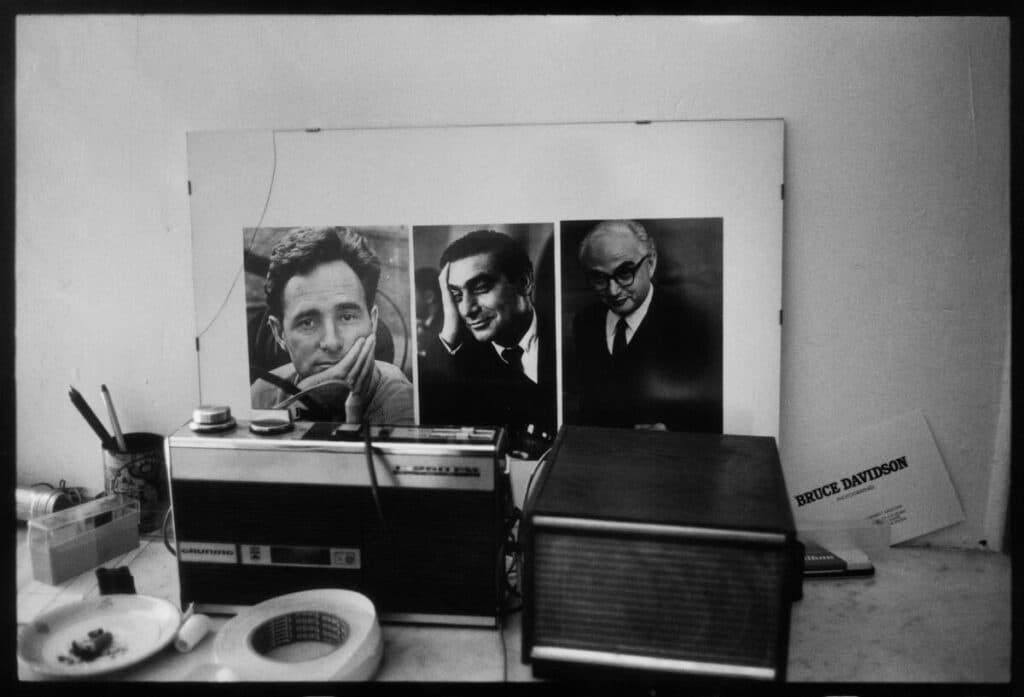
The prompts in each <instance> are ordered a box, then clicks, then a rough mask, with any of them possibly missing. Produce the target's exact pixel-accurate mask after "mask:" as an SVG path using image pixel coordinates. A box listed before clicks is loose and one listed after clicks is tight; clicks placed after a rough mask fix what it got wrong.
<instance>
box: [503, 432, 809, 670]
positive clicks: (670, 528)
mask: <svg viewBox="0 0 1024 697" xmlns="http://www.w3.org/2000/svg"><path fill="white" fill-rule="evenodd" d="M524 508H525V511H524V516H523V525H522V528H523V529H522V534H521V538H522V540H523V544H524V574H523V593H524V598H525V606H524V615H523V647H522V648H523V651H522V655H523V660H524V662H527V663H532V664H533V672H534V675H536V676H548V677H557V676H569V677H572V676H582V677H594V676H595V675H602V674H605V673H607V674H609V675H611V676H622V677H637V676H640V677H644V676H650V677H654V678H657V679H662V678H665V677H672V678H678V677H679V676H690V677H694V678H746V679H756V680H776V681H781V680H784V679H785V671H786V660H787V648H788V643H789V621H790V606H791V603H792V602H793V601H794V600H796V599H798V598H799V597H800V593H801V578H802V576H801V574H802V568H803V560H802V551H801V547H800V545H799V543H798V542H797V541H796V531H795V527H794V524H793V516H792V511H791V510H790V507H789V503H788V500H787V495H786V488H785V482H784V480H783V475H782V469H781V465H780V463H779V456H778V450H777V449H776V445H775V439H774V438H770V437H755V436H734V435H720V434H698V433H672V432H653V431H636V430H627V429H608V428H591V427H582V426H563V427H562V429H561V431H560V432H559V434H558V438H557V439H556V441H555V444H554V446H553V447H552V450H551V453H550V455H549V458H548V461H547V462H546V464H544V465H543V466H542V469H541V470H540V473H539V474H538V479H537V482H536V483H535V489H534V491H533V492H532V493H531V494H529V500H528V501H526V502H525V504H524Z"/></svg>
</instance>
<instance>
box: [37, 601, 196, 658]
mask: <svg viewBox="0 0 1024 697" xmlns="http://www.w3.org/2000/svg"><path fill="white" fill-rule="evenodd" d="M180 624H181V612H179V610H178V608H176V607H175V606H174V605H173V604H172V603H170V602H169V601H167V600H163V599H161V598H152V597H150V596H146V595H104V596H101V597H99V598H93V599H91V600H83V601H81V602H77V603H72V604H70V605H65V606H63V607H59V608H57V609H55V610H51V611H50V612H46V613H43V614H42V615H40V616H39V617H37V618H36V619H35V620H33V621H32V622H29V623H28V624H27V625H25V627H24V628H23V630H22V631H21V633H20V635H19V636H18V661H20V662H21V663H23V664H24V665H26V666H27V667H29V668H31V669H32V670H34V671H35V672H37V673H39V674H41V675H49V676H60V677H71V678H76V677H86V676H91V675H100V674H102V673H109V672H112V671H115V670H121V669H122V668H127V667H128V666H131V665H134V664H136V663H138V662H139V661H142V660H145V659H146V658H149V657H150V656H152V655H153V654H155V653H156V652H157V651H160V650H161V649H163V648H164V647H165V646H167V644H169V643H170V642H171V641H172V640H173V639H174V636H175V635H176V634H177V632H178V627H179V625H180ZM96 629H102V630H103V631H104V632H109V633H110V634H111V635H112V639H111V641H110V644H109V646H107V647H106V648H105V649H104V650H103V651H102V652H101V653H100V654H99V655H98V656H96V657H95V658H93V659H92V660H88V661H87V660H82V659H81V658H79V657H78V656H75V655H74V654H72V653H71V645H72V642H75V641H79V642H81V641H82V640H83V639H86V638H87V637H88V635H89V632H92V631H94V630H96Z"/></svg>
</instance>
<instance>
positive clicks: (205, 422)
mask: <svg viewBox="0 0 1024 697" xmlns="http://www.w3.org/2000/svg"><path fill="white" fill-rule="evenodd" d="M234 427H235V420H234V418H232V416H231V407H227V406H219V405H206V404H204V405H201V406H198V407H196V408H195V409H193V410H192V421H191V422H190V423H189V428H191V429H192V430H193V431H196V432H197V433H209V432H215V431H226V430H228V429H231V428H234Z"/></svg>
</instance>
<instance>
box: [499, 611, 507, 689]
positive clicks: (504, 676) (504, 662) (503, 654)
mask: <svg viewBox="0 0 1024 697" xmlns="http://www.w3.org/2000/svg"><path fill="white" fill-rule="evenodd" d="M498 639H499V640H500V641H501V681H502V682H508V648H507V647H506V646H505V628H504V627H502V626H500V625H499V626H498Z"/></svg>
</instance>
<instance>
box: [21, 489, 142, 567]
mask: <svg viewBox="0 0 1024 697" xmlns="http://www.w3.org/2000/svg"><path fill="white" fill-rule="evenodd" d="M138 546H139V502H138V501H137V500H136V499H133V498H128V497H125V496H121V495H120V494H117V495H111V496H104V497H103V498H99V499H94V500H92V501H89V502H87V503H83V504H81V505H78V506H74V507H72V508H67V509H64V510H62V511H57V512H56V513H50V514H48V515H44V516H40V517H38V518H33V519H32V520H30V521H28V547H29V554H30V555H31V558H32V577H33V578H34V579H35V580H37V581H42V582H43V583H49V584H53V585H56V584H58V583H63V582H64V581H66V580H67V579H69V578H71V577H72V576H77V575H78V574H80V573H82V572H83V571H88V570H89V569H91V568H93V567H96V566H99V565H100V564H102V563H103V562H105V561H107V560H109V559H111V558H113V557H116V556H117V555H119V554H124V553H125V552H128V551H131V550H133V549H135V548H136V547H138Z"/></svg>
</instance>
